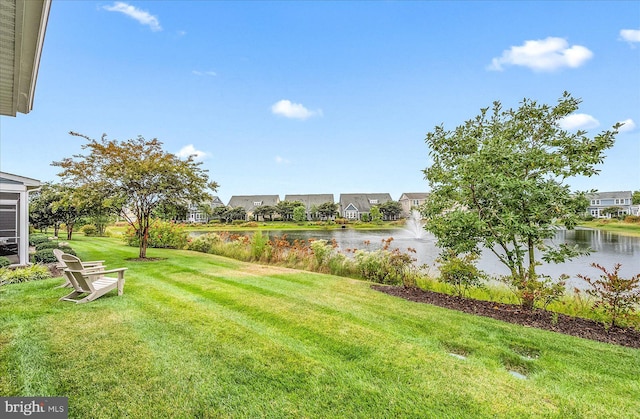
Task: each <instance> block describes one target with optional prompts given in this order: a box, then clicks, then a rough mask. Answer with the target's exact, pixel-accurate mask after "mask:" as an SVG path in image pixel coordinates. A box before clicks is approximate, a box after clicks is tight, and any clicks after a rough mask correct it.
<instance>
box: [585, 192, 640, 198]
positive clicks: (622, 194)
mask: <svg viewBox="0 0 640 419" xmlns="http://www.w3.org/2000/svg"><path fill="white" fill-rule="evenodd" d="M632 196H633V193H632V192H631V191H615V192H596V193H593V194H588V195H587V197H589V198H590V199H594V198H595V199H611V198H618V199H620V198H628V199H631V197H632Z"/></svg>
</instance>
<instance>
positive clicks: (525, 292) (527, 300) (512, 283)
mask: <svg viewBox="0 0 640 419" xmlns="http://www.w3.org/2000/svg"><path fill="white" fill-rule="evenodd" d="M566 279H568V276H567V275H564V274H563V275H560V278H559V280H558V281H553V280H552V278H551V277H550V276H548V275H536V277H533V278H530V277H529V275H528V273H527V274H525V275H524V277H513V276H503V277H499V278H498V280H499V281H501V282H503V283H505V284H506V285H507V286H509V288H511V290H512V291H513V293H514V294H515V295H516V297H517V298H518V299H519V300H520V304H521V305H522V306H523V307H524V308H527V309H533V308H535V307H536V305H540V304H542V308H544V309H546V308H547V306H548V305H549V304H551V303H552V302H554V301H557V300H559V299H560V298H562V296H563V295H564V294H565V291H566V289H565V284H566Z"/></svg>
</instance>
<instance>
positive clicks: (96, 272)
mask: <svg viewBox="0 0 640 419" xmlns="http://www.w3.org/2000/svg"><path fill="white" fill-rule="evenodd" d="M127 269H129V268H118V269H110V270H108V271H94V272H85V275H87V276H100V275H104V274H113V273H116V272H118V273H120V272H124V271H126V270H127Z"/></svg>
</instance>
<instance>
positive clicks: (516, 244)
mask: <svg viewBox="0 0 640 419" xmlns="http://www.w3.org/2000/svg"><path fill="white" fill-rule="evenodd" d="M579 104H580V100H578V99H575V98H573V97H572V96H571V95H570V94H569V93H567V92H565V93H564V94H563V96H562V97H561V98H560V99H559V100H558V103H557V104H556V105H555V106H549V105H540V104H538V103H537V102H535V101H532V100H529V99H524V100H523V101H522V102H521V104H520V107H519V108H518V109H508V110H504V109H503V108H502V105H501V104H500V102H494V104H493V107H492V108H491V110H489V108H484V109H482V110H481V112H480V114H479V115H478V116H476V117H475V118H474V119H471V120H468V121H466V122H465V123H464V124H462V125H460V126H458V127H457V128H456V129H455V130H453V131H447V130H445V128H444V127H443V126H442V125H441V126H436V127H435V128H434V130H433V131H432V132H430V133H428V134H427V136H426V140H425V141H426V143H427V145H428V146H429V149H430V153H429V155H430V158H431V160H432V163H431V164H430V165H429V167H428V168H426V169H425V170H424V174H425V178H426V179H427V180H428V181H429V185H430V187H431V194H430V195H429V198H428V199H427V201H426V205H425V209H424V211H425V214H424V215H425V216H426V218H427V223H426V229H427V230H429V231H431V232H432V233H433V234H434V235H435V236H436V238H437V240H438V246H439V247H441V248H443V249H445V251H447V252H448V251H450V250H453V251H454V254H464V253H479V252H480V251H481V247H482V248H485V249H488V250H490V251H491V252H493V253H494V254H495V255H496V256H497V257H498V259H499V260H500V262H502V263H503V264H504V265H505V266H507V267H508V268H509V271H510V272H511V276H510V277H509V280H510V281H511V283H512V284H514V285H515V286H516V287H517V289H519V290H520V291H521V292H522V293H521V295H520V296H521V298H522V299H523V303H524V304H525V305H532V304H533V302H534V299H535V295H533V294H531V293H530V291H531V290H532V289H535V288H536V287H537V286H538V285H539V284H540V282H539V281H538V280H539V276H538V275H537V273H536V266H537V265H538V264H539V260H538V255H537V254H536V251H540V252H541V259H543V260H545V261H550V262H561V261H564V260H567V259H568V258H571V257H574V256H576V255H577V254H578V251H577V249H575V248H569V247H567V246H566V245H562V244H561V245H559V246H553V245H551V244H548V243H547V242H545V239H549V238H551V237H553V236H554V234H555V230H556V228H557V227H558V226H562V227H565V228H568V229H571V228H573V227H575V225H576V223H577V221H578V216H579V214H580V213H582V212H583V211H584V210H585V209H586V199H585V198H584V194H583V193H572V192H571V191H570V190H569V187H568V186H567V185H566V184H564V181H565V180H566V179H567V178H568V177H572V176H593V175H596V174H597V173H598V170H597V169H596V168H595V167H594V166H595V165H597V164H599V163H602V162H603V160H604V151H605V150H607V149H608V148H610V147H612V146H613V143H614V137H615V134H616V133H617V129H618V127H619V126H620V125H619V124H616V125H615V126H614V127H613V129H612V130H608V131H604V132H602V133H600V134H598V135H596V136H594V137H592V138H590V137H588V136H587V133H586V132H585V131H582V130H579V131H577V132H574V133H571V132H568V131H566V130H564V129H562V128H561V126H560V122H561V120H562V119H563V118H564V117H566V116H568V115H570V114H571V113H573V112H575V111H576V110H577V109H578V106H579Z"/></svg>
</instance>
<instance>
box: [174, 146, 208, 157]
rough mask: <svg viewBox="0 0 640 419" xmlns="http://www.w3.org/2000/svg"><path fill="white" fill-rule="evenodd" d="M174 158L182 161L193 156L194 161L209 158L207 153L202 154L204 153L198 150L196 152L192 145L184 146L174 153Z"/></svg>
mask: <svg viewBox="0 0 640 419" xmlns="http://www.w3.org/2000/svg"><path fill="white" fill-rule="evenodd" d="M176 156H178V157H180V158H182V159H186V158H187V157H189V156H194V157H193V160H194V161H203V160H204V159H206V158H207V157H209V153H207V152H204V151H200V150H196V148H195V147H194V146H193V144H189V145H186V146H184V147H182V148H181V149H180V151H178V152H177V153H176Z"/></svg>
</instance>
